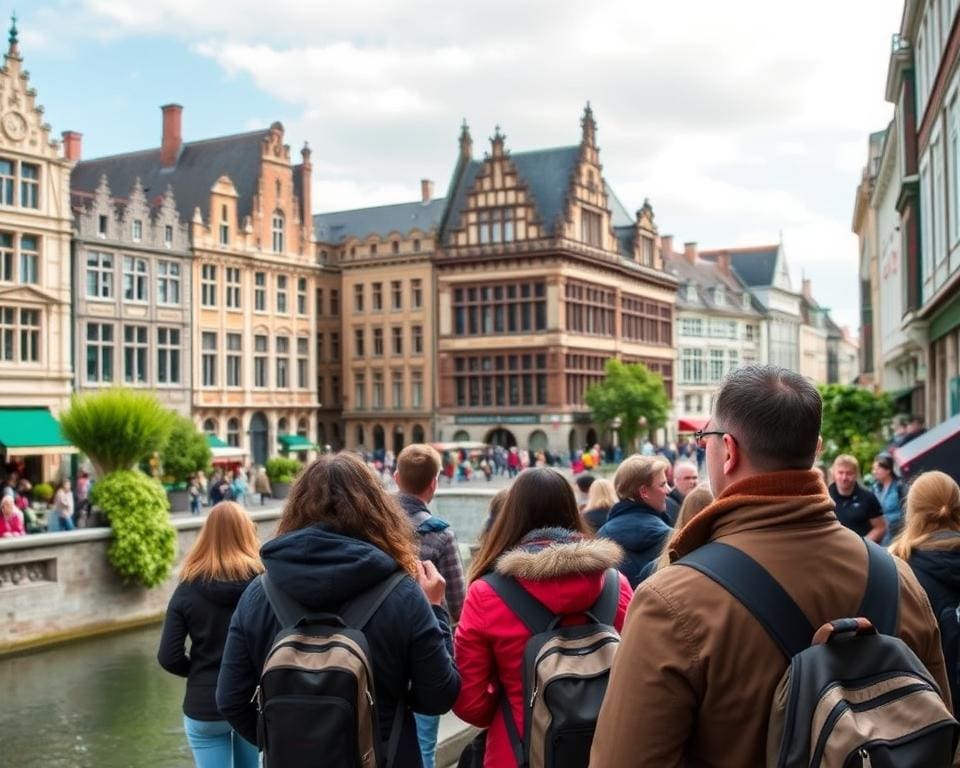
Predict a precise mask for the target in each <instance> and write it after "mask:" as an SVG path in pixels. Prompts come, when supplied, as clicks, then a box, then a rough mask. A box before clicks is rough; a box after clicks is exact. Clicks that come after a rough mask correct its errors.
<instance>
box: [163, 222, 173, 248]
mask: <svg viewBox="0 0 960 768" xmlns="http://www.w3.org/2000/svg"><path fill="white" fill-rule="evenodd" d="M163 244H164V245H165V246H166V247H167V248H172V247H173V227H172V226H171V225H169V224H167V225H165V226H164V228H163Z"/></svg>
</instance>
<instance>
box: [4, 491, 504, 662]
mask: <svg viewBox="0 0 960 768" xmlns="http://www.w3.org/2000/svg"><path fill="white" fill-rule="evenodd" d="M492 495H493V491H492V490H487V489H475V490H474V489H463V490H461V489H459V488H451V489H443V490H441V491H440V492H439V493H438V495H437V498H436V499H434V501H433V503H432V504H431V507H432V508H433V509H434V511H435V513H436V514H438V515H439V516H440V517H442V518H444V519H445V520H447V521H448V522H449V523H450V524H451V525H452V526H453V527H454V530H455V531H457V534H458V538H459V539H460V542H461V545H462V547H461V549H462V550H463V551H464V555H465V556H467V555H468V551H469V544H470V543H472V542H474V541H475V540H476V536H477V535H478V534H479V532H480V531H481V530H482V527H483V522H484V520H485V519H486V508H487V504H488V503H489V500H490V497H491V496H492ZM280 511H281V510H280V508H274V509H268V510H257V509H256V508H254V509H251V513H250V514H251V517H252V518H253V519H254V521H255V522H256V523H257V529H258V532H259V535H260V540H261V541H267V540H269V539H270V538H272V537H273V535H274V532H275V530H276V527H277V521H278V520H279V517H280ZM202 522H203V520H202V518H199V517H175V518H174V519H173V525H174V527H175V528H176V529H177V539H178V557H177V562H178V565H179V561H180V558H181V557H182V555H183V553H185V552H187V551H188V550H189V549H190V547H191V546H192V545H193V542H194V541H195V540H196V537H197V533H198V531H199V529H200V526H201V525H202ZM110 537H111V531H110V529H109V528H87V529H82V530H78V531H69V532H64V533H43V534H35V535H31V536H23V537H19V538H16V539H2V540H0V655H3V654H7V653H12V652H15V651H18V650H24V649H27V648H33V647H39V646H43V645H49V644H53V643H59V642H65V641H67V640H71V639H74V638H78V637H86V636H90V635H96V634H101V633H105V632H113V631H117V630H120V629H125V628H128V627H133V626H138V625H142V624H148V623H151V622H156V621H157V620H158V619H160V618H161V617H162V616H163V613H164V611H165V610H166V606H167V601H168V600H169V598H170V595H171V593H172V592H173V590H174V588H175V587H176V584H177V573H178V570H179V569H178V568H175V569H174V572H173V575H172V576H171V577H170V578H169V579H168V580H167V581H166V582H165V583H164V584H162V585H161V586H159V587H157V588H155V589H144V588H143V587H138V586H126V585H124V584H123V583H122V582H121V581H120V579H119V578H118V576H117V575H116V573H115V572H114V571H113V569H112V568H111V567H110V564H109V562H108V561H107V547H108V546H109V544H110Z"/></svg>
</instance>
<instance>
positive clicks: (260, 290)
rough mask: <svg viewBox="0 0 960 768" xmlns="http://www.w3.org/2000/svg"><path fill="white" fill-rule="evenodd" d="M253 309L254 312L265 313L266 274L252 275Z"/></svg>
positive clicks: (256, 273) (257, 273) (255, 273)
mask: <svg viewBox="0 0 960 768" xmlns="http://www.w3.org/2000/svg"><path fill="white" fill-rule="evenodd" d="M253 309H254V311H255V312H266V311H267V273H266V272H254V273H253Z"/></svg>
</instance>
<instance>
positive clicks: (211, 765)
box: [157, 501, 263, 768]
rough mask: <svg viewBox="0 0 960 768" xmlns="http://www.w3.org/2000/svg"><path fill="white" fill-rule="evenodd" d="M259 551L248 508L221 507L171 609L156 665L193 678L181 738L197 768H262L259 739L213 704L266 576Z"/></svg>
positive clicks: (190, 559)
mask: <svg viewBox="0 0 960 768" xmlns="http://www.w3.org/2000/svg"><path fill="white" fill-rule="evenodd" d="M259 546H260V545H259V542H258V541H257V529H256V526H255V525H254V524H253V521H252V520H250V518H249V517H247V513H246V512H245V511H244V510H243V507H241V506H240V505H239V504H237V503H236V502H233V501H222V502H220V503H219V504H217V505H215V506H214V507H213V508H212V509H211V510H210V514H209V515H207V519H206V520H205V521H204V523H203V527H202V528H201V529H200V535H199V536H198V537H197V541H196V543H195V544H194V545H193V548H192V549H191V550H190V552H189V553H188V554H187V556H186V557H185V558H184V561H183V566H182V567H181V569H180V583H179V584H178V585H177V588H176V590H174V593H173V596H172V597H171V598H170V603H169V605H168V606H167V615H166V618H165V619H164V622H163V633H162V635H161V638H160V650H159V651H158V652H157V661H159V662H160V666H162V667H163V668H164V669H165V670H167V672H170V673H171V674H174V675H178V676H180V677H185V678H187V690H186V694H185V695H184V698H183V730H184V731H185V732H186V734H187V743H188V744H189V745H190V749H191V750H192V751H193V759H194V762H195V763H196V765H197V768H224V766H233V768H256V766H257V765H258V764H259V751H258V750H257V747H256V743H255V742H256V739H255V738H254V739H253V741H252V742H251V741H249V740H247V739H244V738H243V737H242V736H240V734H238V733H236V732H235V731H234V730H233V728H231V727H230V724H229V723H228V722H227V721H226V720H225V719H224V717H223V715H221V714H220V712H219V710H218V709H217V703H216V701H215V700H214V692H215V691H216V687H217V675H218V674H219V673H220V661H221V658H222V657H223V646H224V643H225V642H226V640H227V628H228V627H229V626H230V617H231V616H232V615H233V611H234V609H235V608H236V607H237V603H238V602H239V600H240V595H242V594H243V591H244V590H245V589H246V588H247V585H248V584H249V583H250V580H251V579H253V578H254V577H255V576H256V575H257V574H258V573H260V572H261V571H262V570H263V566H262V565H261V563H260V556H259V555H258V553H257V550H258V549H259ZM188 639H189V641H190V650H189V653H188V652H187V650H186V648H185V643H186V641H187V640H188Z"/></svg>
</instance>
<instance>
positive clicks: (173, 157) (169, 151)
mask: <svg viewBox="0 0 960 768" xmlns="http://www.w3.org/2000/svg"><path fill="white" fill-rule="evenodd" d="M160 109H162V110H163V138H162V140H161V142H160V165H161V167H163V168H170V167H171V166H174V165H176V164H177V156H178V155H179V154H180V147H181V145H182V144H183V135H182V133H181V131H180V118H181V117H182V115H183V107H181V106H180V105H179V104H164V105H163V106H162V107H160Z"/></svg>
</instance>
